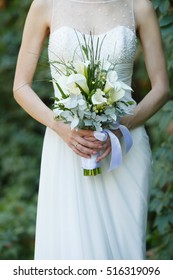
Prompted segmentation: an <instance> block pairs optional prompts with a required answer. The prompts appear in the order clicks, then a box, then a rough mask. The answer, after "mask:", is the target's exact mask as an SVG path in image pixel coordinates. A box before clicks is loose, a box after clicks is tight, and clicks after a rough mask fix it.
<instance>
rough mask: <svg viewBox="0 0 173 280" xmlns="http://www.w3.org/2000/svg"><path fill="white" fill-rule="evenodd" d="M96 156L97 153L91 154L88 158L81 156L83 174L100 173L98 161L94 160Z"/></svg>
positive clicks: (94, 174) (92, 174) (93, 174)
mask: <svg viewBox="0 0 173 280" xmlns="http://www.w3.org/2000/svg"><path fill="white" fill-rule="evenodd" d="M98 156H99V153H97V154H95V155H91V157H90V158H83V157H82V158H81V159H82V167H83V175H84V176H96V175H99V174H101V166H100V162H97V161H96V159H97V157H98Z"/></svg>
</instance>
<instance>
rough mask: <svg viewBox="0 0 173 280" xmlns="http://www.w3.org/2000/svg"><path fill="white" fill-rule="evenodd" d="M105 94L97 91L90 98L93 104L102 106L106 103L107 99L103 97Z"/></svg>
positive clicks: (99, 90)
mask: <svg viewBox="0 0 173 280" xmlns="http://www.w3.org/2000/svg"><path fill="white" fill-rule="evenodd" d="M104 95H105V93H104V92H103V91H102V90H101V89H97V90H96V92H95V93H94V94H93V96H92V98H91V99H92V103H93V104H103V103H106V102H107V99H106V98H105V97H103V96H104Z"/></svg>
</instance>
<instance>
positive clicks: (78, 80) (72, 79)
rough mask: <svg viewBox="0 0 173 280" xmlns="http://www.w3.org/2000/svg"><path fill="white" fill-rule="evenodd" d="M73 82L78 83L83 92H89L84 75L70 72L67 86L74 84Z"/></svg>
mask: <svg viewBox="0 0 173 280" xmlns="http://www.w3.org/2000/svg"><path fill="white" fill-rule="evenodd" d="M75 84H77V85H79V87H80V88H81V89H82V90H83V91H84V92H85V93H89V88H88V85H87V81H86V78H85V76H83V75H81V74H71V75H70V76H69V77H68V79H67V87H71V86H74V85H75Z"/></svg>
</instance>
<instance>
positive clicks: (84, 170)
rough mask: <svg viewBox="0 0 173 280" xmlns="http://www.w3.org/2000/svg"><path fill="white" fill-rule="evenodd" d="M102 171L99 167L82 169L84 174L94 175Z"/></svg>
mask: <svg viewBox="0 0 173 280" xmlns="http://www.w3.org/2000/svg"><path fill="white" fill-rule="evenodd" d="M101 173H102V170H101V167H97V168H95V169H83V175H84V176H96V175H99V174H101Z"/></svg>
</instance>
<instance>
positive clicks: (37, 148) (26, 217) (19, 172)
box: [0, 0, 173, 259]
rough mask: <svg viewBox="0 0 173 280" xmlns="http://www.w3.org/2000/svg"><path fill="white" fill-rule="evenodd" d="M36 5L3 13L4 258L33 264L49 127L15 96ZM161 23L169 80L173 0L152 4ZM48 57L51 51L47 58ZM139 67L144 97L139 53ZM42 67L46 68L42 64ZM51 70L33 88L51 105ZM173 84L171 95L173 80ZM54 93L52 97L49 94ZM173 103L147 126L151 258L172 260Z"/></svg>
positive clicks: (0, 192)
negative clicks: (27, 28) (22, 46)
mask: <svg viewBox="0 0 173 280" xmlns="http://www.w3.org/2000/svg"><path fill="white" fill-rule="evenodd" d="M31 2H32V1H31V0H25V1H19V0H13V1H4V3H6V6H5V7H4V8H3V9H2V10H0V19H1V26H3V29H2V28H1V30H0V38H1V44H0V84H1V95H0V98H1V100H0V114H1V118H0V147H1V149H0V158H1V162H0V259H32V258H33V247H34V235H35V218H36V204H37V192H38V178H39V165H40V154H41V147H42V140H43V133H44V128H43V127H42V126H41V125H40V124H38V123H37V122H36V121H34V120H32V119H31V118H30V117H28V116H27V114H26V113H25V112H24V111H23V110H22V109H21V108H20V107H19V106H18V105H17V104H16V102H15V101H14V99H13V97H12V84H13V76H14V69H15V64H16V59H17V53H18V50H19V46H20V41H21V36H22V29H23V24H24V18H25V16H26V13H27V11H28V8H29V5H30V3H31ZM152 2H153V4H154V7H155V9H156V11H157V13H158V17H159V19H160V25H161V30H162V36H163V41H164V47H165V54H166V58H167V62H168V70H169V75H170V78H171V77H172V76H173V51H172V50H173V36H172V34H173V13H172V12H173V1H172V0H165V1H162V0H153V1H152ZM45 56H46V46H45V54H43V57H45ZM137 59H138V61H137V62H138V63H137V64H136V65H135V67H136V70H137V71H136V72H135V77H134V87H135V91H136V92H139V90H138V88H139V89H140V92H141V96H140V97H139V96H137V98H141V97H142V96H143V95H144V94H145V93H146V92H147V90H148V88H149V83H148V78H147V75H146V71H145V67H144V65H143V61H142V60H141V55H140V49H138V52H137ZM40 64H41V63H40ZM47 75H48V74H47V69H45V68H44V67H41V65H40V66H39V67H38V71H37V74H36V77H35V79H34V80H35V81H38V80H40V81H41V82H40V83H39V82H35V83H34V88H35V89H36V91H37V92H38V93H39V95H40V96H41V98H42V100H43V101H44V102H45V103H46V104H49V99H48V96H49V95H51V94H50V92H51V91H52V88H51V86H49V84H48V83H47V84H46V86H45V83H43V81H42V80H44V79H45V77H47ZM170 82H171V91H172V89H173V81H172V79H170ZM48 92H49V94H48ZM172 107H173V104H172V101H170V102H169V103H167V104H166V105H165V106H164V108H163V109H162V110H160V111H159V112H158V113H157V114H156V115H155V116H154V117H153V118H151V120H150V121H148V123H147V130H148V131H149V134H150V139H151V145H152V151H153V162H154V164H153V167H154V177H153V187H152V190H151V201H150V206H149V223H148V235H147V248H148V258H150V259H173V234H172V233H173V215H172V213H173V174H172V170H173V134H171V132H170V131H171V130H170V129H169V130H168V127H169V125H170V124H171V123H172V124H173V111H172Z"/></svg>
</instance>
